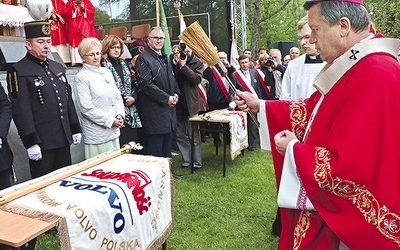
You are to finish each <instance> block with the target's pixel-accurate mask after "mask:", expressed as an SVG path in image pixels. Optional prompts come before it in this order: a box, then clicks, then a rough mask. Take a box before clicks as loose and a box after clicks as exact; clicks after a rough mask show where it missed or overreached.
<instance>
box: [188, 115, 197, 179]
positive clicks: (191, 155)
mask: <svg viewBox="0 0 400 250" xmlns="http://www.w3.org/2000/svg"><path fill="white" fill-rule="evenodd" d="M191 123H192V135H191V136H192V140H190V173H191V174H193V173H194V158H193V156H194V139H193V138H194V132H195V130H196V128H197V126H196V125H197V123H196V122H191Z"/></svg>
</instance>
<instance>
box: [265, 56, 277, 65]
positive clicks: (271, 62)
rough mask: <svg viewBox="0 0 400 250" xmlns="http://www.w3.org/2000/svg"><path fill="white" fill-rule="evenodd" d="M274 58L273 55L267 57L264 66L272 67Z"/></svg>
mask: <svg viewBox="0 0 400 250" xmlns="http://www.w3.org/2000/svg"><path fill="white" fill-rule="evenodd" d="M274 62H275V61H274V58H273V57H268V59H267V62H266V63H265V66H267V67H273V66H274Z"/></svg>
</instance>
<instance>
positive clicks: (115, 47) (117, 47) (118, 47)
mask: <svg viewBox="0 0 400 250" xmlns="http://www.w3.org/2000/svg"><path fill="white" fill-rule="evenodd" d="M110 49H121V47H120V46H112V47H110Z"/></svg>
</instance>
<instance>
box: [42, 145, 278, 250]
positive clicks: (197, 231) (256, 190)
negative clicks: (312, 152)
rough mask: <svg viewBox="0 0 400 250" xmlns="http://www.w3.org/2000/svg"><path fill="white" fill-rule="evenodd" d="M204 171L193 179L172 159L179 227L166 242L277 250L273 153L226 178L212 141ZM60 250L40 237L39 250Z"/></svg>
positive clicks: (176, 247)
mask: <svg viewBox="0 0 400 250" xmlns="http://www.w3.org/2000/svg"><path fill="white" fill-rule="evenodd" d="M202 149H203V167H202V169H200V170H198V171H196V172H195V173H194V174H190V169H188V168H184V169H183V168H181V158H180V156H174V157H173V159H172V168H173V169H174V172H176V173H178V174H183V175H184V176H185V177H184V178H183V179H175V201H174V220H175V225H174V228H173V230H172V233H171V235H170V237H169V238H168V241H167V249H170V250H187V249H191V250H196V249H199V250H200V249H201V250H203V249H207V250H212V249H215V250H220V249H221V250H222V249H229V250H235V249H237V250H253V249H254V250H258V249H276V246H277V240H278V238H276V237H273V236H272V234H271V224H272V222H273V220H274V219H275V212H276V206H277V205H276V188H275V179H274V173H273V167H272V159H271V154H270V153H269V152H260V151H252V152H248V151H246V152H245V154H244V156H242V155H240V156H238V157H237V158H236V159H235V160H233V161H232V160H231V159H230V156H229V154H228V156H227V162H226V177H222V148H221V147H220V148H219V152H218V153H219V154H218V155H215V147H214V146H213V140H212V139H208V140H207V142H205V143H203V145H202ZM227 151H228V152H229V149H228V150H227ZM42 249H43V250H48V249H51V250H53V249H59V245H58V242H57V240H56V239H55V238H54V237H53V236H51V235H42V236H40V237H39V242H38V244H37V247H36V250H42Z"/></svg>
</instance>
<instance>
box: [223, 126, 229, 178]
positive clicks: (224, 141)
mask: <svg viewBox="0 0 400 250" xmlns="http://www.w3.org/2000/svg"><path fill="white" fill-rule="evenodd" d="M222 126H223V127H222V139H223V145H224V158H223V177H225V173H226V140H227V134H226V132H228V133H229V124H228V127H227V126H226V125H225V124H223V125H222Z"/></svg>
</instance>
